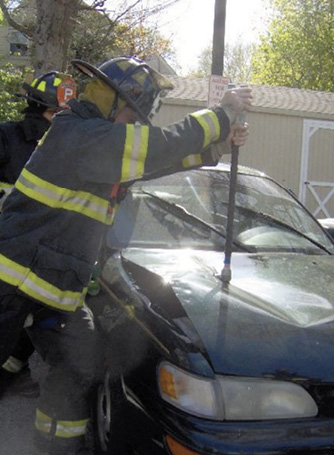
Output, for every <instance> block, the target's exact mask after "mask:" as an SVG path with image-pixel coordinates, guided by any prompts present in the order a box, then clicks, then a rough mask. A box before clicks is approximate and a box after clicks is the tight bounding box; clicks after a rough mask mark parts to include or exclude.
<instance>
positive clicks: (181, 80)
mask: <svg viewBox="0 0 334 455" xmlns="http://www.w3.org/2000/svg"><path fill="white" fill-rule="evenodd" d="M168 78H169V79H170V80H171V81H172V83H173V84H174V89H173V90H171V91H170V92H169V93H168V94H167V96H166V101H167V102H168V101H170V102H173V101H174V102H175V103H177V104H179V103H181V102H182V103H183V104H190V105H191V104H194V103H196V104H197V105H206V103H207V96H208V87H209V78H208V77H205V78H185V77H179V76H168ZM250 87H251V88H252V92H253V110H254V111H263V110H265V111H268V110H269V111H273V112H275V111H277V110H280V111H288V112H289V113H290V114H295V115H298V114H300V115H304V116H305V114H306V113H310V114H312V116H314V114H316V116H319V117H326V118H327V117H331V116H333V118H334V93H332V92H320V91H315V90H301V89H297V88H290V87H270V86H267V85H251V86H250ZM317 114H318V115H317Z"/></svg>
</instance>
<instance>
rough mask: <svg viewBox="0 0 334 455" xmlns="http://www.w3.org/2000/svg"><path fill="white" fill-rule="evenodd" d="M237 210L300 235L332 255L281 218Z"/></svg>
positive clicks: (244, 209) (247, 209)
mask: <svg viewBox="0 0 334 455" xmlns="http://www.w3.org/2000/svg"><path fill="white" fill-rule="evenodd" d="M236 209H237V210H239V211H240V212H246V213H248V214H251V215H255V216H254V217H255V218H260V219H263V220H266V221H269V222H271V223H273V224H275V225H277V226H280V227H282V228H284V229H286V230H288V231H290V232H293V233H294V234H297V235H299V236H300V237H303V238H304V239H305V240H308V241H309V242H310V243H312V244H313V245H315V246H316V247H318V248H319V249H321V250H323V251H325V252H326V253H328V254H330V255H331V254H332V253H331V252H330V251H329V250H328V249H327V248H326V247H325V246H324V245H323V244H322V243H320V242H318V241H317V240H314V239H313V238H312V237H309V236H308V235H306V234H304V233H303V232H301V231H299V230H298V229H296V228H294V227H293V226H290V225H289V224H286V223H284V221H281V220H280V219H279V218H276V217H274V216H272V215H269V214H267V213H264V212H257V211H256V210H252V209H249V208H246V207H242V206H239V205H237V206H236Z"/></svg>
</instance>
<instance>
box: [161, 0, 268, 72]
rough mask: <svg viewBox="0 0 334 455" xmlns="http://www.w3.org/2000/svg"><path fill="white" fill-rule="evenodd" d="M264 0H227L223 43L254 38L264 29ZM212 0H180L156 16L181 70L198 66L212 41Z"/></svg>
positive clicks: (250, 40) (252, 40) (213, 3)
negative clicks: (198, 60)
mask: <svg viewBox="0 0 334 455" xmlns="http://www.w3.org/2000/svg"><path fill="white" fill-rule="evenodd" d="M265 4H266V0H226V23H225V43H229V44H233V43H235V42H237V41H238V40H239V41H241V42H244V43H247V42H255V41H256V40H257V39H258V36H259V31H261V30H263V29H264V20H265V8H264V6H265ZM214 9H215V0H181V1H180V3H179V4H178V5H177V6H173V7H171V8H170V9H169V11H168V12H166V13H164V14H165V21H160V20H159V30H160V31H161V32H162V33H163V34H164V35H169V34H171V33H172V34H173V43H174V47H175V49H176V55H177V60H178V63H179V64H180V66H181V69H180V72H181V74H186V73H187V72H188V71H189V70H190V69H192V68H195V67H196V66H197V59H198V57H199V55H200V54H201V51H202V50H203V49H205V48H207V47H208V46H210V45H211V43H212V38H213V20H214Z"/></svg>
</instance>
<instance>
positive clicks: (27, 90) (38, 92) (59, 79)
mask: <svg viewBox="0 0 334 455" xmlns="http://www.w3.org/2000/svg"><path fill="white" fill-rule="evenodd" d="M76 90H77V86H76V83H75V81H74V79H73V78H72V77H71V76H69V75H66V74H62V73H57V72H56V71H51V72H49V73H46V74H42V75H40V76H37V77H36V78H34V77H33V76H32V75H31V74H27V75H26V77H25V80H24V82H23V84H22V87H21V90H20V95H21V96H24V97H25V98H26V99H27V100H28V102H34V103H37V104H39V105H42V106H45V107H46V108H53V109H58V108H62V109H63V108H67V107H68V105H67V103H68V101H69V100H70V99H72V98H75V97H76Z"/></svg>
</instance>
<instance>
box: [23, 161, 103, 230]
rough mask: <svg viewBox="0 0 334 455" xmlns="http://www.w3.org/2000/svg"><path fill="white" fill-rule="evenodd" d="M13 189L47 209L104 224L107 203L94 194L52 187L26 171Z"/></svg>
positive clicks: (24, 170)
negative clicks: (76, 214) (63, 211)
mask: <svg viewBox="0 0 334 455" xmlns="http://www.w3.org/2000/svg"><path fill="white" fill-rule="evenodd" d="M15 188H17V189H18V190H19V191H21V193H23V194H25V195H26V196H28V197H30V198H31V199H34V200H36V201H38V202H40V203H42V204H45V205H47V206H49V207H52V208H57V209H60V208H61V209H64V210H69V211H72V212H78V213H81V214H82V215H85V216H88V217H89V218H93V219H95V220H97V221H101V222H102V223H105V222H106V217H107V211H108V206H109V201H108V200H106V199H102V198H100V197H98V196H95V195H94V194H91V193H87V192H85V191H74V190H69V189H67V188H62V187H59V186H56V185H53V184H52V183H50V182H48V181H46V180H43V179H41V178H40V177H37V176H36V175H34V174H32V173H31V172H29V171H28V170H27V169H23V171H22V172H21V175H20V177H19V178H18V180H17V181H16V183H15Z"/></svg>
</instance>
